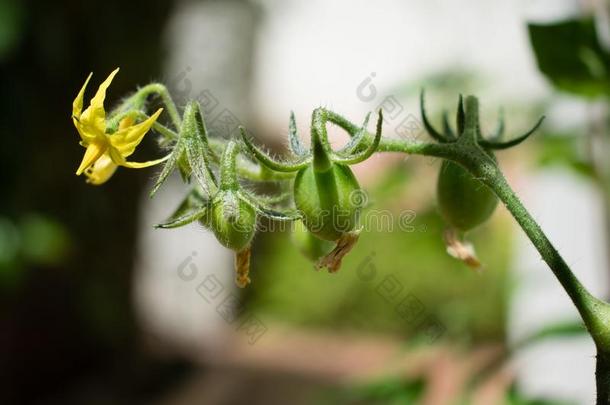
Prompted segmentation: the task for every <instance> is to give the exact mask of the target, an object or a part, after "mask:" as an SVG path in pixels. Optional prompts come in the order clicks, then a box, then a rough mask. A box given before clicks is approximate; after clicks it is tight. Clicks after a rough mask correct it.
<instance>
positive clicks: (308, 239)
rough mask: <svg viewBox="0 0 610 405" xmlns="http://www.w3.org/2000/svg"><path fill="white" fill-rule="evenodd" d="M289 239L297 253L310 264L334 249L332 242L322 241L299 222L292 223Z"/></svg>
mask: <svg viewBox="0 0 610 405" xmlns="http://www.w3.org/2000/svg"><path fill="white" fill-rule="evenodd" d="M291 239H292V243H293V244H294V245H295V246H296V247H297V249H298V250H299V252H301V253H302V254H303V256H305V257H307V258H308V259H309V260H311V261H312V262H315V261H317V260H318V259H320V258H321V257H322V256H326V255H327V254H328V253H330V251H331V250H333V248H334V244H333V243H332V242H329V241H327V240H322V239H320V238H318V237H317V236H315V235H314V234H312V233H311V232H309V231H308V230H307V228H306V227H305V225H304V224H303V222H301V221H296V222H295V223H294V229H293V230H292V235H291Z"/></svg>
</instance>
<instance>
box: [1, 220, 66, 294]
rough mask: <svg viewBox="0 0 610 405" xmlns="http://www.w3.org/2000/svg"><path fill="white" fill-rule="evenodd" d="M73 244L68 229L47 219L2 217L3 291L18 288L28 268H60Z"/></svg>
mask: <svg viewBox="0 0 610 405" xmlns="http://www.w3.org/2000/svg"><path fill="white" fill-rule="evenodd" d="M70 245H71V241H70V235H69V233H68V231H67V230H66V229H65V227H64V226H63V225H62V224H60V223H59V222H57V221H55V220H53V219H52V218H49V217H47V216H44V215H40V214H29V215H27V216H25V217H24V218H22V219H21V220H20V221H12V220H11V219H9V218H6V217H0V289H9V288H14V287H17V286H18V285H19V282H20V281H21V280H23V277H24V276H25V274H24V272H25V269H26V268H27V267H28V266H38V267H51V266H59V265H61V264H62V262H63V261H64V260H65V258H66V256H67V254H68V252H69V248H70Z"/></svg>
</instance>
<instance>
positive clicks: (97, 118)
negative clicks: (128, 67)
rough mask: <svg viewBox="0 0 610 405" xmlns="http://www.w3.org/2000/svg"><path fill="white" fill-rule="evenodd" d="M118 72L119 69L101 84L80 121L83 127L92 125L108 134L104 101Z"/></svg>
mask: <svg viewBox="0 0 610 405" xmlns="http://www.w3.org/2000/svg"><path fill="white" fill-rule="evenodd" d="M118 72H119V68H116V69H115V70H114V71H112V73H110V74H109V75H108V77H107V78H106V80H104V82H103V83H102V84H100V87H99V88H98V89H97V92H96V93H95V96H94V97H93V98H92V99H91V103H90V104H89V107H87V109H86V110H85V111H84V112H83V113H82V115H81V117H80V119H79V121H80V122H81V123H82V124H83V125H90V126H92V127H94V128H95V129H97V130H98V131H99V132H102V133H104V132H106V111H105V110H104V100H105V99H106V90H107V89H108V86H110V83H112V79H114V76H115V75H116V74H117V73H118Z"/></svg>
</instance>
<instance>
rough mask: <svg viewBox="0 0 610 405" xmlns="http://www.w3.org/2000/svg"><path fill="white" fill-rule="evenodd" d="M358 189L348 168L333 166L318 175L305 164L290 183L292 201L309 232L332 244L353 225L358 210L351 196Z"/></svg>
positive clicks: (354, 224) (311, 166)
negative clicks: (292, 189)
mask: <svg viewBox="0 0 610 405" xmlns="http://www.w3.org/2000/svg"><path fill="white" fill-rule="evenodd" d="M358 190H360V185H359V184H358V181H357V180H356V177H355V176H354V174H353V173H352V171H351V169H350V168H349V167H348V166H344V165H340V164H334V163H333V164H331V165H330V167H329V168H328V170H325V171H322V172H321V171H316V170H315V169H314V167H313V165H309V166H307V167H306V168H304V169H301V170H300V171H299V172H298V173H297V176H296V178H295V180H294V202H295V204H296V207H297V209H298V210H299V211H300V212H301V213H302V215H303V223H304V224H305V226H306V227H307V229H308V230H309V231H310V232H311V233H313V234H314V235H315V236H317V237H318V238H320V239H324V240H329V241H336V240H338V239H339V238H340V237H341V236H342V235H343V234H344V233H346V232H350V231H352V230H353V229H354V228H355V227H356V225H357V222H358V217H359V215H360V210H361V207H360V205H358V203H359V201H358V199H357V198H354V193H357V192H358Z"/></svg>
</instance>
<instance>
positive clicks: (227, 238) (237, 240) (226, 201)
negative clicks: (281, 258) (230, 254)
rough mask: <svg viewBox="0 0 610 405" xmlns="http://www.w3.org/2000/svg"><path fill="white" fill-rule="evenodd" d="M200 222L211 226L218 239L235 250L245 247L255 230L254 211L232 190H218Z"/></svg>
mask: <svg viewBox="0 0 610 405" xmlns="http://www.w3.org/2000/svg"><path fill="white" fill-rule="evenodd" d="M201 221H202V224H203V225H205V226H209V227H210V228H212V231H213V232H214V235H216V238H217V239H218V241H219V242H220V243H221V244H222V245H223V246H225V247H227V248H229V249H233V250H235V251H236V252H237V251H241V250H243V249H245V248H247V247H248V246H249V245H250V242H251V241H252V238H253V237H254V234H255V232H256V211H255V209H254V207H252V206H251V205H250V204H248V203H247V202H245V201H243V200H242V199H240V198H238V196H237V194H236V193H235V192H233V191H223V190H221V191H219V192H218V194H217V195H216V196H214V199H213V201H212V208H211V212H210V213H209V215H206V218H205V219H202V220H201Z"/></svg>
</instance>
